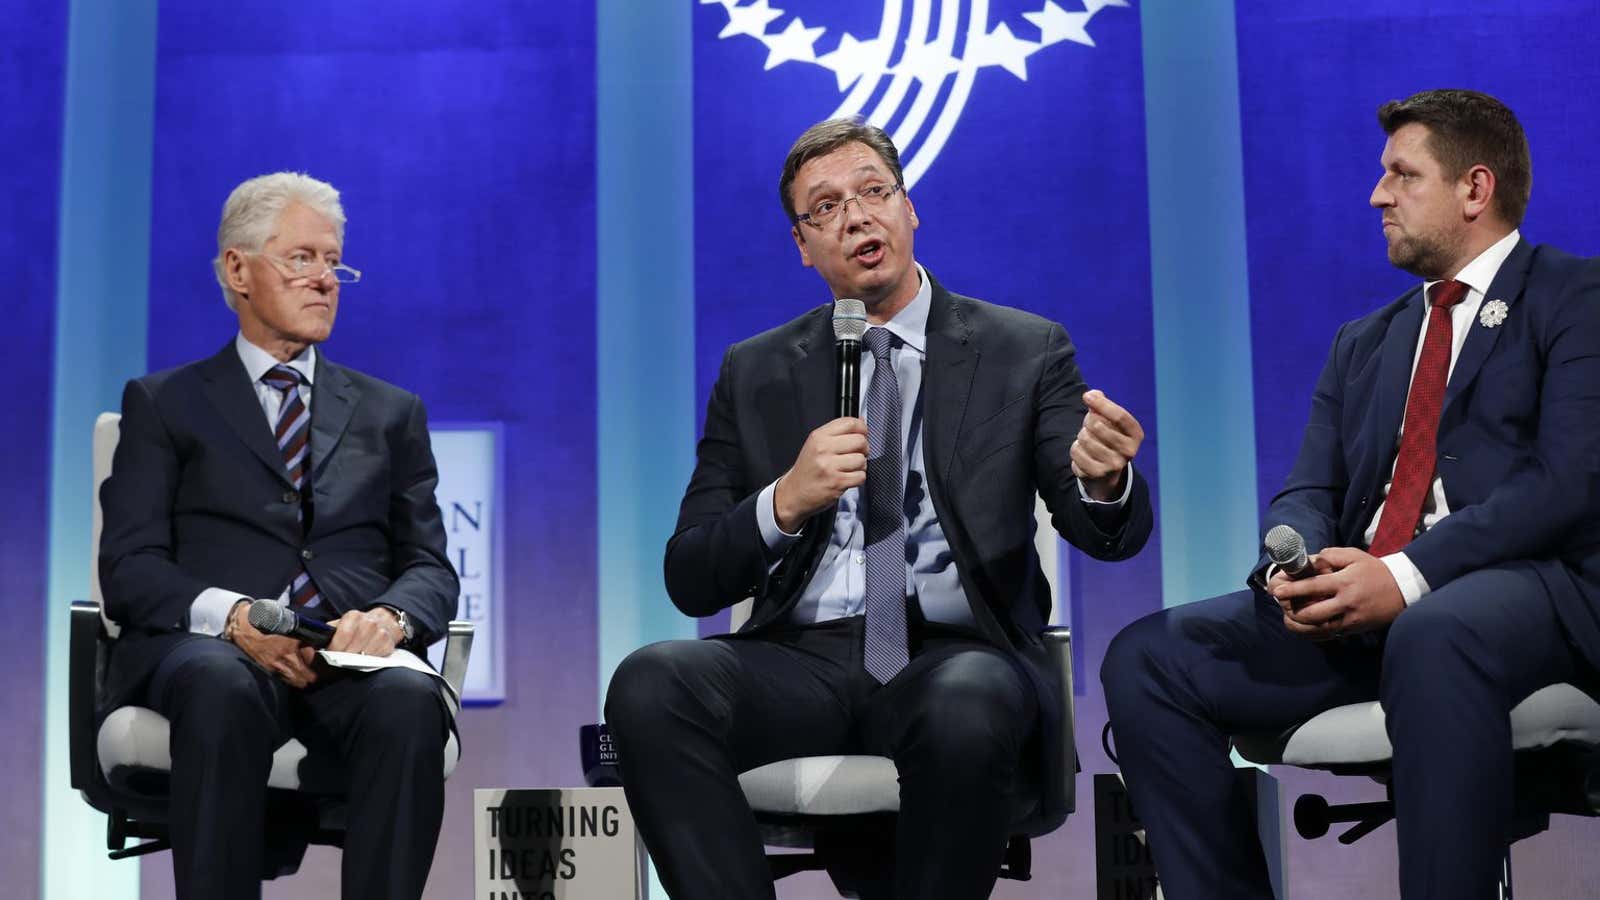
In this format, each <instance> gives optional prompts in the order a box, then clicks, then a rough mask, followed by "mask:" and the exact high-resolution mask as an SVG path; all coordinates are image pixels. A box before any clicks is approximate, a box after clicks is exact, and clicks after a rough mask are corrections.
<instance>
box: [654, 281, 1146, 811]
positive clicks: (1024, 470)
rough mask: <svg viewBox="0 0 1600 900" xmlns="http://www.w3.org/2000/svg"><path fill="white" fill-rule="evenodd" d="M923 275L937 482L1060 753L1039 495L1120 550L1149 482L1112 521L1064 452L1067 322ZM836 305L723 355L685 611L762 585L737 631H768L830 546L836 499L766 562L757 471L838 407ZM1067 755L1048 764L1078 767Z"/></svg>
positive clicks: (682, 537) (978, 613) (997, 635)
mask: <svg viewBox="0 0 1600 900" xmlns="http://www.w3.org/2000/svg"><path fill="white" fill-rule="evenodd" d="M929 279H930V281H931V282H932V285H931V286H932V292H933V298H932V308H931V309H930V310H929V313H928V330H927V339H928V345H927V364H926V365H925V366H924V367H923V383H922V404H923V426H922V427H923V447H924V459H925V463H926V466H927V475H928V489H929V493H930V495H931V497H932V499H933V506H934V509H935V510H936V511H937V512H938V514H939V525H940V527H941V528H942V529H943V530H944V534H945V537H946V538H947V539H948V540H949V542H950V549H951V551H952V553H953V554H954V556H955V562H956V571H957V572H958V574H959V575H960V578H961V585H962V587H963V588H964V592H965V594H966V597H967V602H968V603H969V604H970V606H971V608H972V614H973V618H974V620H975V621H976V622H977V624H978V628H979V630H980V632H981V633H982V634H981V636H982V637H983V638H984V639H987V640H988V641H990V642H991V643H993V644H994V645H995V646H998V647H1002V648H1005V649H1008V650H1010V651H1012V652H1013V653H1014V654H1015V656H1016V658H1017V659H1018V660H1019V661H1021V662H1022V663H1023V664H1024V665H1023V668H1024V670H1025V671H1026V672H1027V673H1028V675H1029V677H1030V680H1032V681H1033V683H1034V686H1035V688H1036V690H1037V692H1038V698H1039V706H1040V709H1041V712H1042V714H1043V716H1044V723H1043V724H1044V726H1045V727H1044V730H1043V733H1044V737H1045V740H1044V741H1042V742H1041V744H1042V747H1043V749H1044V751H1045V752H1046V753H1047V754H1053V756H1052V757H1048V758H1054V759H1056V760H1059V759H1061V758H1062V754H1063V748H1062V745H1061V728H1060V722H1059V721H1058V720H1057V719H1058V715H1057V713H1056V711H1057V710H1059V709H1060V703H1061V697H1060V689H1059V679H1058V678H1056V677H1052V676H1051V675H1050V674H1049V663H1048V660H1047V659H1046V655H1045V652H1044V648H1043V645H1042V643H1041V641H1040V638H1039V632H1040V631H1041V630H1042V629H1043V628H1044V627H1045V625H1046V624H1048V622H1049V614H1050V605H1051V597H1050V590H1049V585H1048V583H1047V582H1046V581H1045V577H1044V572H1043V571H1042V570H1041V569H1040V566H1039V556H1038V553H1037V551H1036V550H1035V549H1034V543H1033V539H1034V531H1035V521H1034V495H1035V492H1037V493H1038V495H1039V496H1041V497H1043V498H1044V501H1045V504H1046V506H1048V507H1049V509H1050V512H1051V521H1052V524H1053V525H1054V526H1055V528H1056V530H1057V531H1058V532H1060V534H1061V536H1062V537H1064V538H1066V539H1067V540H1068V541H1070V542H1072V544H1073V545H1074V546H1076V547H1078V548H1079V549H1081V550H1083V551H1084V552H1085V553H1088V554H1089V555H1091V556H1094V557H1096V558H1098V559H1106V560H1119V559H1126V558H1127V557H1130V556H1132V555H1133V554H1135V553H1137V552H1139V550H1140V548H1142V547H1143V546H1144V543H1145V540H1146V539H1147V538H1148V537H1149V536H1150V531H1151V528H1152V525H1153V522H1154V517H1153V514H1152V512H1151V508H1150V492H1149V488H1148V486H1147V485H1146V484H1145V481H1144V479H1143V478H1142V477H1140V476H1139V475H1138V473H1137V472H1135V473H1134V484H1133V489H1132V493H1131V495H1130V497H1129V500H1128V503H1127V505H1126V506H1125V507H1124V508H1123V510H1122V511H1121V514H1120V515H1118V516H1115V517H1114V518H1116V520H1117V521H1116V522H1115V527H1114V530H1113V531H1109V532H1108V531H1104V530H1102V529H1101V527H1100V526H1099V525H1098V524H1096V522H1095V520H1094V519H1093V518H1091V517H1090V514H1089V510H1088V507H1087V506H1085V504H1084V503H1083V502H1082V495H1081V494H1080V493H1079V488H1078V482H1077V479H1076V478H1075V477H1074V476H1073V474H1072V469H1071V457H1070V447H1071V445H1072V441H1073V439H1074V438H1075V437H1076V436H1077V433H1078V429H1079V428H1080V427H1081V425H1082V423H1083V417H1084V405H1083V399H1082V397H1083V392H1084V391H1085V390H1086V389H1087V386H1086V385H1085V384H1084V382H1083V378H1082V376H1081V375H1080V374H1079V372H1078V366H1077V363H1076V362H1074V358H1073V357H1074V351H1073V347H1072V341H1071V340H1070V339H1069V338H1068V337H1067V333H1066V331H1065V330H1064V329H1063V328H1062V327H1061V326H1060V325H1057V324H1056V323H1054V322H1050V321H1048V320H1046V319H1043V318H1040V317H1038V316H1035V315H1032V314H1029V313H1025V312H1022V311H1020V310H1016V309H1010V308H1007V307H1003V306H995V305H993V304H989V303H984V302H982V301H979V300H974V299H972V298H970V297H962V296H959V295H956V294H952V293H950V292H949V291H947V290H945V289H944V288H943V287H942V286H941V285H940V284H939V282H938V281H937V280H934V279H933V278H932V276H929ZM831 316H832V307H831V305H825V306H821V307H818V308H816V309H813V310H811V311H809V312H807V313H805V314H804V315H802V316H800V317H799V318H796V319H794V320H792V321H790V322H788V323H787V324H785V325H781V326H779V327H777V328H775V329H773V330H771V331H768V332H765V333H763V334H760V335H757V336H755V337H753V338H750V339H748V340H745V341H742V342H740V343H738V344H735V345H734V346H733V347H731V348H729V349H728V351H727V353H726V355H725V356H724V357H723V360H722V370H721V373H720V374H719V375H718V377H717V383H716V385H715V386H714V387H713V388H712V391H711V399H710V401H709V404H708V406H707V410H706V424H705V433H704V436H703V437H702V438H701V440H700V444H699V448H698V454H697V460H696V464H695V470H694V475H693V477H692V478H691V480H690V482H689V488H688V490H687V492H686V493H685V494H684V498H683V503H682V506H681V508H680V510H679V514H678V525H677V530H676V533H675V534H674V535H673V536H672V539H671V540H670V541H669V542H668V544H667V553H666V578H667V591H668V593H669V594H670V595H671V597H672V601H673V603H674V604H676V605H677V607H678V608H679V609H680V610H682V611H683V612H685V613H687V614H689V615H692V616H707V615H711V614H712V613H714V612H716V611H718V610H720V609H724V608H726V607H728V606H731V605H733V604H735V603H738V602H740V601H741V600H744V599H745V598H747V597H754V598H755V604H754V610H753V611H752V613H751V616H750V620H749V621H748V622H747V623H746V624H745V626H744V628H743V629H742V633H746V634H752V633H760V632H761V631H763V630H765V629H768V628H770V627H771V626H773V625H774V624H777V623H782V622H785V621H786V620H787V617H788V615H789V613H790V611H791V610H793V608H794V605H795V603H796V601H797V600H798V599H799V597H800V594H801V592H802V590H803V589H804V588H805V585H806V583H807V582H809V581H810V579H811V577H812V575H813V574H814V573H815V571H816V568H817V565H818V563H819V562H820V561H821V558H822V553H823V551H824V550H825V549H826V546H827V542H828V538H829V535H830V534H831V533H832V530H833V521H832V518H833V510H832V509H829V510H828V511H826V512H823V513H819V514H817V515H816V516H815V517H813V518H812V520H811V521H809V522H807V523H806V525H805V527H804V535H803V536H802V537H801V538H800V539H799V540H797V541H795V542H793V543H792V544H791V545H790V546H789V547H788V548H787V550H786V551H785V553H784V555H783V557H782V559H781V561H779V562H778V564H777V566H776V568H775V569H774V570H773V571H772V572H771V573H770V574H769V572H768V567H769V565H771V564H772V562H773V560H772V559H771V558H770V557H769V556H768V553H767V551H766V547H765V544H764V543H763V541H762V538H761V533H760V528H759V526H758V525H757V524H756V512H755V509H756V498H757V496H758V494H759V493H760V491H761V489H762V488H764V487H765V486H766V485H768V484H770V483H772V482H773V481H774V480H776V479H777V478H778V476H780V475H782V474H783V473H784V472H785V471H787V470H788V468H789V466H790V465H792V464H793V463H794V461H795V458H796V457H797V456H799V453H800V447H801V445H802V444H804V443H805V440H806V437H807V436H808V435H809V434H810V432H811V430H812V429H814V428H816V427H817V426H819V425H822V424H823V423H824V422H827V421H829V420H831V419H833V418H834V410H835V404H836V402H837V386H836V382H835V369H836V361H835V351H834V339H833V326H832V318H831ZM1108 524H1109V523H1108ZM1059 768H1060V767H1059V766H1051V767H1048V768H1047V769H1046V771H1049V772H1051V773H1052V774H1054V775H1061V774H1065V776H1066V777H1069V778H1070V777H1072V775H1073V773H1071V772H1066V773H1060V772H1059V771H1058V770H1059ZM1055 795H1056V792H1055V791H1048V792H1047V796H1051V797H1053V796H1055ZM1047 813H1053V814H1056V815H1060V816H1065V814H1066V811H1065V810H1047Z"/></svg>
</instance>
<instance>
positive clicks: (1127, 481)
mask: <svg viewBox="0 0 1600 900" xmlns="http://www.w3.org/2000/svg"><path fill="white" fill-rule="evenodd" d="M1123 475H1124V476H1126V477H1124V478H1123V479H1122V496H1121V497H1118V498H1117V499H1115V500H1096V499H1094V498H1093V497H1090V496H1089V492H1088V491H1086V490H1084V487H1083V479H1082V478H1080V479H1078V495H1079V496H1080V497H1081V498H1082V499H1083V502H1084V503H1087V504H1089V505H1090V506H1109V507H1112V508H1113V509H1121V508H1122V507H1123V506H1125V505H1127V502H1128V498H1129V497H1131V496H1133V463H1132V462H1131V461H1130V462H1129V463H1128V468H1127V469H1125V470H1124V471H1123Z"/></svg>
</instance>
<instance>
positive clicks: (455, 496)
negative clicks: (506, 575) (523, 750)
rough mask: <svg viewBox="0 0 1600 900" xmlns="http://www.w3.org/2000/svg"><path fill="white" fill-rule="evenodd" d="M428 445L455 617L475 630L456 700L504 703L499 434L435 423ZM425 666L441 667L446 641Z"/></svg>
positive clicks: (488, 426)
mask: <svg viewBox="0 0 1600 900" xmlns="http://www.w3.org/2000/svg"><path fill="white" fill-rule="evenodd" d="M429 437H430V439H431V440H432V442H433V458H434V461H435V462H436V463H437V464H438V466H439V487H438V489H437V490H436V491H435V492H434V493H435V496H436V497H437V498H438V500H439V513H440V515H441V516H443V517H444V532H445V541H446V544H445V552H447V553H448V554H449V555H450V564H451V565H453V566H455V567H456V575H457V576H459V577H460V579H461V595H460V598H459V599H458V600H457V603H456V616H455V617H456V618H458V619H466V620H467V621H469V622H471V623H472V625H473V630H472V656H471V657H470V658H469V660H468V663H467V677H466V681H465V683H464V684H463V685H462V690H461V699H462V701H463V702H465V703H468V704H472V703H498V702H500V701H502V700H504V699H505V698H506V688H505V658H506V657H505V648H504V642H505V636H504V634H503V631H504V624H503V623H504V621H505V618H504V616H503V615H502V612H501V609H502V596H501V594H502V590H503V588H502V585H503V583H504V582H503V579H502V578H501V552H500V547H501V543H500V542H501V536H502V534H503V533H504V531H505V528H504V522H505V519H504V516H502V515H501V510H502V504H501V496H502V491H501V485H502V481H501V471H502V470H503V469H504V466H503V465H502V462H503V460H504V457H505V435H504V431H503V429H502V428H501V426H500V424H499V423H498V422H492V423H462V424H456V423H448V424H446V423H435V424H434V425H433V426H432V427H431V428H429ZM428 659H429V660H430V661H431V662H432V663H433V664H434V666H435V667H439V666H442V665H443V660H444V641H440V642H438V643H436V644H434V645H433V646H432V647H430V648H428Z"/></svg>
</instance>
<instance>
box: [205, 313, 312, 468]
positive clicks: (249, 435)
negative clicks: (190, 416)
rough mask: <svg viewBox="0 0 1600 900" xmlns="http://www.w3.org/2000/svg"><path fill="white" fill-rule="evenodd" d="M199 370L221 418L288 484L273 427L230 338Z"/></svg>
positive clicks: (206, 391) (208, 395) (212, 403)
mask: <svg viewBox="0 0 1600 900" xmlns="http://www.w3.org/2000/svg"><path fill="white" fill-rule="evenodd" d="M200 373H201V376H202V377H203V378H204V379H205V395H206V399H207V400H208V401H210V403H211V405H212V406H213V407H215V408H216V410H217V414H218V415H219V416H220V417H221V418H222V421H224V422H226V423H227V424H228V428H229V429H230V430H231V431H233V433H234V435H235V436H236V437H238V438H239V440H240V441H242V442H243V443H244V445H245V446H246V447H248V448H249V449H250V452H251V453H254V454H255V455H256V457H257V458H258V459H260V460H261V462H262V463H263V464H264V465H265V466H266V467H267V469H268V470H270V471H271V472H272V473H273V474H274V475H276V476H277V478H278V480H279V481H281V482H283V484H284V486H285V487H290V486H291V485H290V482H289V473H288V471H287V470H285V469H284V466H283V455H282V454H281V453H279V452H278V445H277V442H275V441H274V440H273V439H272V427H271V426H270V425H268V424H267V419H266V416H265V415H264V414H263V413H262V412H261V399H260V398H259V397H257V396H256V392H255V389H254V387H253V386H252V385H251V384H250V375H249V373H247V372H246V371H245V369H244V362H243V361H242V360H240V359H239V353H238V351H237V350H236V349H235V348H234V346H233V342H232V341H229V342H228V344H227V345H226V346H225V347H223V348H222V351H221V352H219V353H218V354H217V355H215V356H213V357H211V358H210V359H208V360H206V361H205V362H204V363H202V364H201V366H200Z"/></svg>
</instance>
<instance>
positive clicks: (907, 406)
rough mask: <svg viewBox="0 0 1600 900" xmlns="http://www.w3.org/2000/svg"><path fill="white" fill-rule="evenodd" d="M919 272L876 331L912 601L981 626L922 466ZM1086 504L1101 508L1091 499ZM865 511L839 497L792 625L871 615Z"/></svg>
mask: <svg viewBox="0 0 1600 900" xmlns="http://www.w3.org/2000/svg"><path fill="white" fill-rule="evenodd" d="M917 274H918V275H919V276H920V278H921V281H922V284H921V287H919V288H918V290H917V295H916V297H914V298H913V299H912V301H911V303H910V304H909V305H908V306H906V308H905V309H902V310H900V312H899V313H898V314H896V315H895V317H894V318H893V319H890V320H889V321H888V322H887V323H885V324H884V325H882V326H873V327H883V328H886V329H888V330H889V332H890V333H892V334H893V335H894V337H895V340H894V341H893V342H892V347H891V349H890V351H889V359H890V362H892V363H893V365H894V372H895V378H896V380H897V381H898V382H899V384H900V404H901V410H900V430H901V433H900V446H901V448H902V453H901V456H900V458H901V459H903V460H905V461H906V471H905V489H906V496H905V513H906V597H907V598H909V599H910V600H912V601H913V602H914V603H915V604H916V605H917V606H918V607H920V608H921V610H922V615H923V617H924V618H925V619H926V620H928V621H930V622H937V623H940V624H943V625H955V626H960V627H967V628H974V627H976V622H975V621H974V620H973V617H972V607H971V606H969V605H968V603H967V595H966V592H965V591H964V590H963V589H962V587H961V578H960V576H959V574H958V573H957V571H956V562H955V557H954V555H953V554H952V553H951V552H950V542H949V541H948V540H946V539H945V536H944V529H943V528H941V527H940V526H939V514H938V513H937V512H935V511H934V508H933V498H932V496H931V495H930V494H929V493H928V479H927V467H926V466H925V465H924V463H923V456H922V370H923V366H924V363H925V362H926V360H927V355H928V351H927V332H928V311H929V310H930V309H931V308H932V307H933V289H932V287H931V286H930V284H929V281H928V273H927V272H926V271H925V270H923V268H922V266H921V265H920V264H919V265H918V266H917ZM876 368H877V360H876V359H875V358H874V357H873V355H872V354H871V353H862V354H861V395H862V396H863V397H865V396H866V394H867V391H868V390H869V389H870V387H871V385H872V376H873V373H874V372H875V371H876ZM1127 483H1128V486H1129V487H1130V488H1131V487H1132V484H1133V479H1132V478H1131V477H1130V478H1128V479H1127ZM776 487H777V482H773V483H772V484H769V485H767V486H766V488H764V489H763V490H762V491H761V495H760V497H758V498H757V500H756V522H757V524H758V525H759V527H760V529H761V537H762V540H763V541H764V542H765V543H766V545H767V548H768V549H769V550H771V551H773V553H774V554H775V555H781V553H782V551H783V550H784V549H785V548H786V547H787V546H788V545H789V544H790V543H791V542H793V541H794V540H795V539H796V538H798V537H799V535H798V534H787V533H785V532H784V531H782V530H781V529H779V528H778V520H777V514H776V513H775V511H774V509H773V494H774V492H775V490H776ZM1127 498H1128V491H1124V492H1123V496H1122V497H1120V498H1118V499H1117V500H1114V501H1111V503H1109V504H1105V505H1109V506H1113V507H1120V506H1122V505H1123V504H1124V503H1126V502H1127ZM1084 502H1085V503H1095V501H1092V500H1089V499H1088V498H1087V497H1085V499H1084ZM861 509H862V503H861V489H860V488H851V489H850V490H848V491H845V493H844V495H843V496H841V497H840V498H839V506H838V510H837V512H836V513H835V515H834V518H833V535H832V537H831V538H830V539H829V541H828V546H827V549H825V550H824V551H823V553H822V560H821V562H820V563H818V565H817V570H816V573H815V574H813V575H812V577H811V581H810V582H809V583H807V584H806V587H805V590H804V591H803V592H802V593H801V595H800V599H799V601H798V602H797V603H796V604H795V608H794V610H793V612H792V613H791V621H794V622H796V623H800V624H812V623H816V622H826V621H829V620H832V619H839V618H843V617H846V616H859V615H862V614H863V613H864V612H865V604H866V585H867V556H866V552H865V548H864V544H863V535H864V533H865V529H866V521H865V519H863V518H862V515H861ZM774 565H776V564H774Z"/></svg>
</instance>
